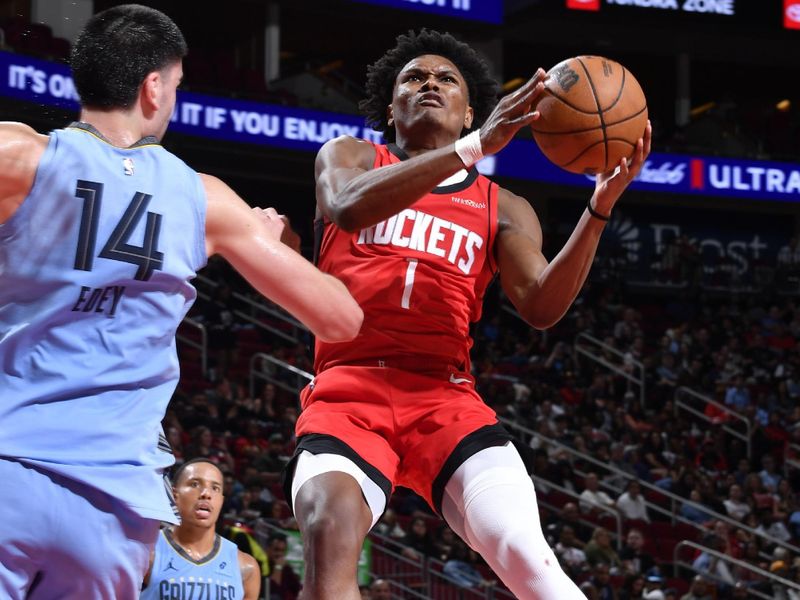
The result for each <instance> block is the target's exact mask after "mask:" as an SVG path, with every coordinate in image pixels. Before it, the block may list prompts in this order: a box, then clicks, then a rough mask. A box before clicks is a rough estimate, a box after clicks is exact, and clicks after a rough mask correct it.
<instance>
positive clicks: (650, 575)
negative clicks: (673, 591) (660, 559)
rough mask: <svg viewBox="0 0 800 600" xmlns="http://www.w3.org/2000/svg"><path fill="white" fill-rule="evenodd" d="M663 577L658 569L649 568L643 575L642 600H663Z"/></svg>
mask: <svg viewBox="0 0 800 600" xmlns="http://www.w3.org/2000/svg"><path fill="white" fill-rule="evenodd" d="M663 587H664V576H663V575H661V571H660V570H659V568H658V567H650V568H649V569H648V570H647V573H646V574H645V580H644V592H643V593H642V598H648V599H649V600H664V592H663V590H662V588H663Z"/></svg>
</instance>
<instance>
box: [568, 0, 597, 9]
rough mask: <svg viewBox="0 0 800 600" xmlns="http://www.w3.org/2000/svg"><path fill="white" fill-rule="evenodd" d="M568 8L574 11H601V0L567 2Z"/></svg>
mask: <svg viewBox="0 0 800 600" xmlns="http://www.w3.org/2000/svg"><path fill="white" fill-rule="evenodd" d="M567 8H572V9H574V10H600V0H567Z"/></svg>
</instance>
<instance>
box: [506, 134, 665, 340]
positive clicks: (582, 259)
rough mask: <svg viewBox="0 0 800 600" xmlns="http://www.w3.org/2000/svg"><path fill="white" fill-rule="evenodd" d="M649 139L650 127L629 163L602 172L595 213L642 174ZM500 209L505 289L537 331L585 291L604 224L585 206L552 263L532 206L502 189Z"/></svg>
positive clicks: (603, 211) (610, 204) (608, 208)
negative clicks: (547, 256)
mask: <svg viewBox="0 0 800 600" xmlns="http://www.w3.org/2000/svg"><path fill="white" fill-rule="evenodd" d="M650 137H651V129H650V126H649V125H648V127H647V130H646V132H645V137H644V139H640V140H639V143H638V145H637V150H636V152H635V154H634V158H633V161H632V162H631V165H630V166H628V165H627V163H625V161H624V160H623V161H622V163H623V164H621V165H620V166H619V170H618V171H616V173H615V172H610V173H606V174H604V175H600V176H598V178H597V185H596V188H595V193H594V195H593V196H592V198H591V200H590V202H591V203H592V207H593V209H594V210H595V211H596V212H598V213H601V214H605V215H607V214H609V213H610V211H611V208H613V206H614V204H615V203H616V202H617V200H618V199H619V197H620V195H621V194H622V192H623V191H624V190H625V188H626V187H627V186H628V184H629V183H630V182H631V181H633V179H634V177H636V175H637V174H638V173H639V171H640V170H641V168H642V165H643V164H644V161H645V159H646V158H647V155H648V154H649V152H650ZM499 207H500V210H499V220H500V232H499V234H498V238H497V263H498V266H499V268H500V281H501V283H502V285H503V290H504V291H505V293H506V295H507V296H508V297H509V299H510V300H511V302H512V303H513V304H514V306H515V307H516V309H517V311H519V313H520V315H522V317H523V318H524V319H525V320H526V321H527V322H528V323H530V324H531V325H533V326H534V327H536V328H538V329H546V328H548V327H552V326H553V325H555V324H556V323H557V322H558V321H559V320H560V319H561V317H563V316H564V314H565V313H566V312H567V310H568V309H569V307H570V306H571V305H572V303H573V302H574V300H575V298H576V297H577V295H578V293H579V292H580V291H581V288H582V287H583V284H584V282H585V281H586V277H587V275H588V274H589V269H590V268H591V266H592V261H593V260H594V255H595V252H596V251H597V245H598V243H599V241H600V235H601V234H602V232H603V227H604V226H605V223H606V222H605V221H603V220H601V219H598V218H597V217H594V216H592V215H591V214H590V213H589V211H588V210H584V211H583V214H582V215H581V218H580V220H579V221H578V224H577V226H576V227H575V230H574V231H573V232H572V235H571V236H570V238H569V240H567V243H566V244H564V247H563V248H562V249H561V251H560V252H559V253H558V254H557V255H556V257H555V258H554V259H553V261H552V262H549V263H548V261H547V259H546V258H545V257H544V255H543V254H542V228H541V225H540V224H539V219H538V218H537V217H536V213H535V212H534V211H533V209H532V208H531V206H530V204H528V202H527V201H526V200H525V199H524V198H520V197H519V196H515V195H514V194H512V193H511V192H509V191H507V190H501V191H500V196H499Z"/></svg>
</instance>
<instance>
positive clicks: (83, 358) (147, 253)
mask: <svg viewBox="0 0 800 600" xmlns="http://www.w3.org/2000/svg"><path fill="white" fill-rule="evenodd" d="M185 54H186V44H185V42H184V39H183V35H182V34H181V32H180V30H179V29H178V28H177V26H176V25H175V24H174V23H173V22H172V21H171V20H170V19H169V18H168V17H166V16H165V15H164V14H162V13H160V12H158V11H156V10H153V9H150V8H146V7H142V6H138V5H123V6H117V7H114V8H111V9H109V10H107V11H104V12H101V13H98V14H97V15H95V16H94V17H92V19H90V21H89V22H88V24H87V26H86V28H85V29H84V31H83V32H82V33H81V35H80V36H79V37H78V39H77V41H76V43H75V44H74V46H73V55H72V60H71V63H72V67H73V75H74V79H75V85H76V88H77V90H78V93H79V94H80V96H81V99H82V110H81V116H80V122H78V123H74V124H72V125H71V126H69V127H67V128H65V129H63V130H59V131H55V132H53V133H52V134H50V135H49V136H44V135H39V134H38V133H36V132H35V131H34V130H33V129H31V128H30V127H28V126H26V125H23V124H21V123H0V479H2V481H3V487H4V492H3V493H2V495H1V496H0V498H2V501H0V597H2V598H11V599H12V600H16V599H21V598H33V599H38V598H43V599H47V598H81V599H94V598H98V599H99V598H114V599H116V600H122V599H132V598H136V597H138V593H139V589H140V586H141V582H142V578H143V576H144V573H145V571H146V569H147V562H148V556H149V553H150V548H151V547H152V544H153V543H154V542H155V539H156V536H157V532H158V524H159V521H160V520H167V521H172V522H176V521H177V519H176V515H175V512H174V511H173V508H172V506H171V504H170V499H169V486H167V485H165V484H164V482H163V480H162V472H163V470H164V468H165V467H167V466H169V465H170V464H171V463H172V457H171V455H170V452H169V446H168V444H167V443H166V441H165V439H164V437H163V435H162V433H161V426H160V422H161V419H162V418H163V416H164V413H165V410H166V406H167V403H168V401H169V398H170V397H171V395H172V393H173V391H174V389H175V386H176V384H177V382H178V376H179V373H178V361H177V357H176V352H175V331H176V328H177V327H178V324H179V323H180V321H181V320H182V319H183V317H184V315H185V314H186V312H187V311H188V309H189V307H190V305H191V303H192V302H193V300H194V298H195V291H194V288H193V287H192V285H191V283H190V281H191V279H192V278H193V277H194V276H195V273H196V272H197V270H198V269H200V268H201V267H202V266H203V265H204V264H205V262H206V257H207V256H209V255H211V254H214V253H219V254H221V255H222V256H223V257H225V258H226V259H228V260H229V262H231V264H232V265H233V266H234V267H235V268H236V269H237V270H238V271H239V272H240V273H241V274H242V275H243V276H244V277H245V278H246V279H247V280H248V281H249V282H250V283H251V284H252V285H253V286H254V287H255V288H256V289H257V290H258V291H260V292H261V293H263V294H264V295H266V296H268V297H269V298H271V299H272V300H274V301H275V302H277V303H278V304H281V305H282V306H283V307H284V308H286V309H287V310H289V311H290V312H292V313H294V314H295V316H297V317H298V318H299V319H300V320H301V321H303V322H304V323H306V324H307V325H308V326H309V328H310V329H311V330H312V332H314V333H315V334H316V335H317V336H318V337H320V338H322V339H328V340H332V341H336V340H345V339H352V338H353V337H354V336H355V335H356V334H357V332H358V329H359V327H360V325H361V319H362V318H363V314H362V312H361V309H360V308H359V307H358V305H357V304H356V303H355V301H354V300H353V299H352V297H351V296H350V294H349V293H348V292H347V290H346V289H345V287H344V286H343V285H342V284H341V282H339V281H338V280H336V279H334V278H332V277H330V276H328V275H324V274H322V273H321V272H319V271H318V270H317V269H316V268H315V267H314V266H313V265H311V263H309V262H308V261H306V260H305V259H304V258H302V256H300V255H299V254H298V253H297V252H295V251H294V250H293V249H292V248H290V247H288V246H286V245H285V244H283V243H282V242H281V239H282V238H283V239H285V240H295V241H296V240H297V238H296V236H294V234H293V233H292V232H291V230H290V229H289V228H288V227H287V224H286V221H285V219H283V218H282V217H281V216H280V215H278V214H277V212H275V211H274V210H273V209H265V210H262V209H251V208H249V207H248V206H247V205H246V204H245V203H244V202H243V201H242V200H241V198H239V197H238V196H237V195H236V194H235V193H234V192H233V191H232V190H231V189H230V188H229V187H228V186H226V185H225V184H224V183H222V182H221V181H220V180H218V179H216V178H214V177H210V176H208V175H200V174H197V173H195V172H194V171H192V170H191V169H190V168H189V167H187V166H186V165H185V164H184V163H183V162H182V161H181V160H179V159H178V158H176V157H175V156H174V155H172V154H170V153H169V152H167V151H166V150H165V149H164V148H162V147H161V146H160V144H159V140H160V139H161V137H162V136H163V135H164V133H165V131H166V129H167V125H168V123H169V119H170V116H171V114H172V112H173V109H174V107H175V101H176V89H177V86H178V84H179V82H180V80H181V78H182V57H183V56H184V55H185ZM321 298H322V299H324V302H320V299H321Z"/></svg>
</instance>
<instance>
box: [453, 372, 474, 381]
mask: <svg viewBox="0 0 800 600" xmlns="http://www.w3.org/2000/svg"><path fill="white" fill-rule="evenodd" d="M470 381H471V380H470V379H468V378H466V377H456V376H455V375H453V374H452V373H450V383H470Z"/></svg>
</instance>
